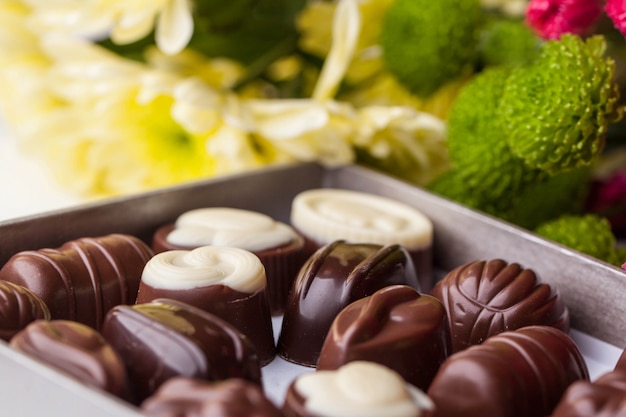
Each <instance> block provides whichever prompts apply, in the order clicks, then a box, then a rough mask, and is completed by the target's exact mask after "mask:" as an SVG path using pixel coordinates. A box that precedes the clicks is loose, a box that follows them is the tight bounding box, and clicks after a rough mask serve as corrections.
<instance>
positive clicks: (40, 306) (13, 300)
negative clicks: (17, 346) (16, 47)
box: [0, 281, 50, 342]
mask: <svg viewBox="0 0 626 417" xmlns="http://www.w3.org/2000/svg"><path fill="white" fill-rule="evenodd" d="M35 320H50V310H48V306H46V304H45V303H44V302H43V300H42V299H41V298H39V296H37V294H35V293H34V292H32V291H31V290H29V289H28V288H25V287H22V286H21V285H16V284H13V283H12V282H8V281H0V339H2V340H4V341H5V342H8V341H9V340H11V338H12V337H13V336H14V335H15V334H16V333H17V332H19V331H20V330H22V329H24V328H25V327H26V326H27V325H29V324H30V323H32V322H33V321H35Z"/></svg>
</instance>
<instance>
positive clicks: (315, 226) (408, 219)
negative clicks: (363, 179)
mask: <svg viewBox="0 0 626 417" xmlns="http://www.w3.org/2000/svg"><path fill="white" fill-rule="evenodd" d="M290 217H291V224H292V226H293V227H294V228H295V229H296V230H297V231H298V232H299V233H301V234H302V235H303V236H304V237H305V240H306V244H307V249H306V251H307V253H308V254H309V255H310V254H312V253H313V252H314V251H315V250H316V249H318V248H319V247H321V246H323V245H326V244H328V243H330V242H333V241H335V240H345V241H347V242H352V243H372V244H379V245H390V244H398V245H401V246H403V247H404V248H406V249H407V250H408V251H409V253H410V254H411V256H412V258H413V263H414V264H415V269H416V272H417V275H418V278H419V280H420V284H421V290H422V291H427V290H430V288H431V287H432V282H433V281H432V280H433V276H432V274H433V272H432V269H433V266H432V241H433V225H432V222H431V221H430V219H428V218H427V217H426V216H425V215H424V214H423V213H422V212H420V211H419V210H417V209H415V208H413V207H411V206H409V205H407V204H403V203H401V202H399V201H396V200H393V199H390V198H386V197H382V196H378V195H373V194H369V193H364V192H359V191H351V190H344V189H330V188H328V189H312V190H307V191H303V192H301V193H299V194H298V195H296V197H295V198H294V199H293V201H292V204H291V216H290Z"/></svg>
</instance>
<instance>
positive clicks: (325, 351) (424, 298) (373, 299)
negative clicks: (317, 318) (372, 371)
mask: <svg viewBox="0 0 626 417" xmlns="http://www.w3.org/2000/svg"><path fill="white" fill-rule="evenodd" d="M449 353H450V330H449V328H448V321H447V318H446V312H445V309H444V308H443V306H442V305H441V303H440V302H439V300H438V299H437V298H435V297H432V296H430V295H423V294H420V293H419V292H417V291H416V290H415V289H414V288H412V287H409V286H406V285H392V286H389V287H385V288H383V289H381V290H378V291H376V292H375V293H374V294H373V295H371V296H369V297H365V298H361V299H360V300H357V301H355V302H353V303H352V304H350V305H349V306H347V307H346V308H344V309H343V310H342V311H341V312H340V313H339V314H338V315H337V317H336V318H335V320H334V321H333V325H332V327H331V329H330V331H329V332H328V335H327V336H326V340H325V341H324V345H323V347H322V352H321V354H320V357H319V361H318V362H317V369H318V370H327V369H337V368H339V367H341V366H342V365H344V364H346V363H348V362H352V361H357V360H364V361H371V362H376V363H379V364H382V365H385V366H387V367H389V368H391V369H393V370H394V371H396V372H398V373H399V374H400V375H401V376H402V377H403V378H404V379H405V380H406V381H407V382H408V383H410V384H413V385H414V386H416V387H417V388H420V389H422V390H427V389H428V386H429V385H430V383H431V381H432V379H433V378H434V377H435V374H436V373H437V370H438V369H439V366H440V365H441V364H442V363H443V361H444V360H445V359H446V358H447V357H448V355H449Z"/></svg>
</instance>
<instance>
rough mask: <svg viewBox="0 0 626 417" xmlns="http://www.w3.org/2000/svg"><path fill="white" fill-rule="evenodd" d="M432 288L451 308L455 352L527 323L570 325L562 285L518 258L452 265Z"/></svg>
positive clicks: (449, 314) (558, 326)
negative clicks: (550, 281)
mask: <svg viewBox="0 0 626 417" xmlns="http://www.w3.org/2000/svg"><path fill="white" fill-rule="evenodd" d="M431 294H432V295H433V296H435V297H437V298H438V299H439V300H440V301H441V302H442V303H443V305H444V307H445V308H446V311H447V313H448V322H449V323H450V334H451V336H452V351H453V352H458V351H460V350H463V349H465V348H467V347H469V346H472V345H475V344H479V343H482V342H483V341H485V340H486V339H487V338H489V337H491V336H493V335H496V334H498V333H501V332H503V331H507V330H515V329H518V328H520V327H524V326H529V325H547V326H552V327H555V328H557V329H560V330H562V331H564V332H568V331H569V324H570V320H569V312H568V310H567V307H566V306H565V303H564V302H563V300H562V298H561V296H560V294H559V292H558V290H557V289H556V288H554V287H553V286H550V285H549V284H545V283H541V281H540V280H539V278H538V277H537V275H536V274H535V272H534V271H533V270H532V269H524V268H522V266H521V265H520V264H518V263H510V264H509V263H507V262H506V261H504V260H501V259H494V260H490V261H474V262H468V263H466V264H464V265H461V266H459V267H457V268H455V269H454V270H452V271H450V272H449V273H448V274H447V275H446V276H445V277H444V278H443V279H442V280H441V281H439V282H438V283H437V284H436V285H435V287H434V288H433V290H432V292H431Z"/></svg>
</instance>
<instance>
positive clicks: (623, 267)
mask: <svg viewBox="0 0 626 417" xmlns="http://www.w3.org/2000/svg"><path fill="white" fill-rule="evenodd" d="M622 269H623V270H625V271H626V262H625V263H623V264H622Z"/></svg>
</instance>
